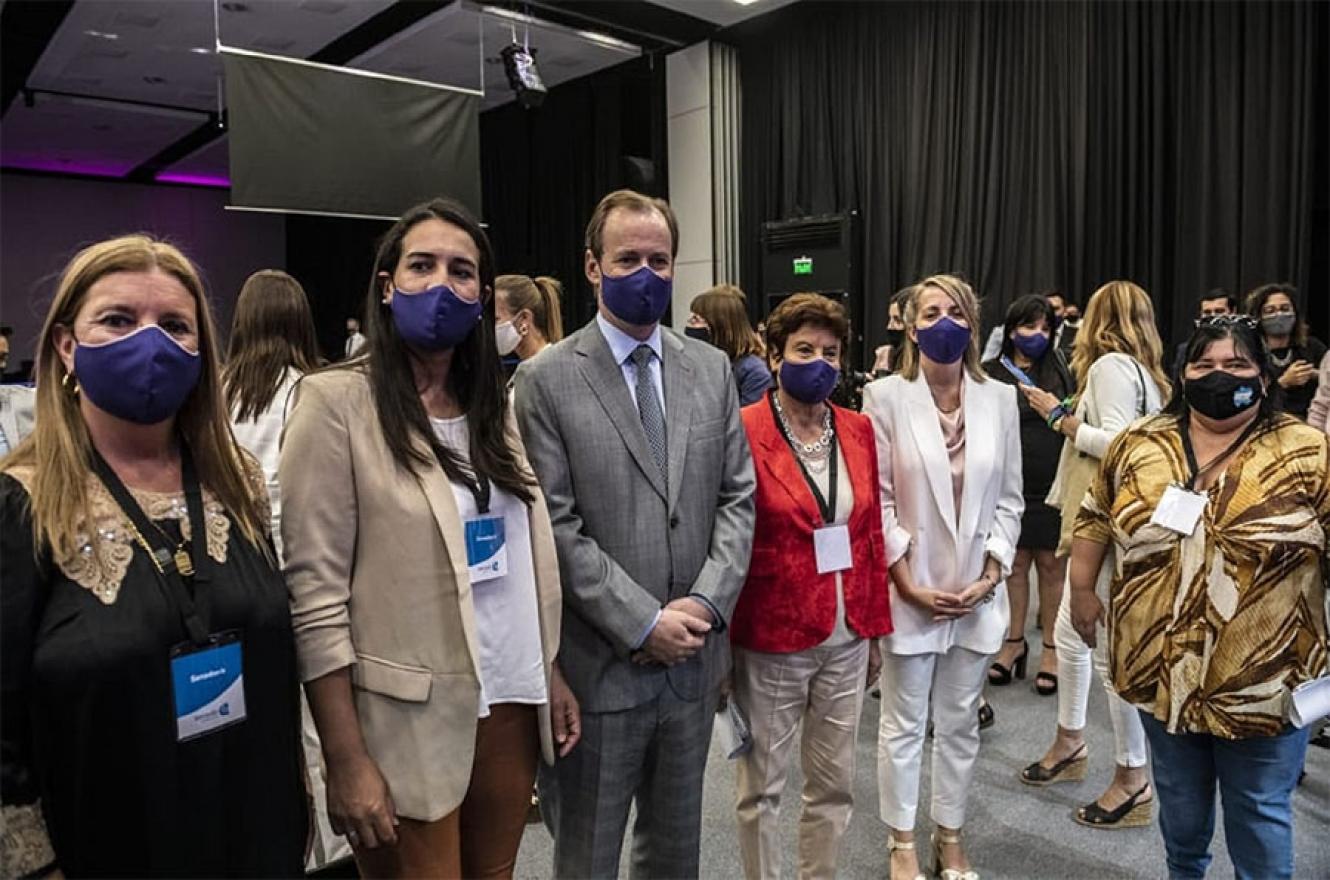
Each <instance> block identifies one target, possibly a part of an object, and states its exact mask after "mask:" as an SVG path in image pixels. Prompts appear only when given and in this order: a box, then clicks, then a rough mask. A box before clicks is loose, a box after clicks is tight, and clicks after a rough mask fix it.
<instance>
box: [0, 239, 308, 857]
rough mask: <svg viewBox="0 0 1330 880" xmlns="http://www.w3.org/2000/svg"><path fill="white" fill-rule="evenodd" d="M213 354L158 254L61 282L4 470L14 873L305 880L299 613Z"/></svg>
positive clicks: (199, 292) (201, 301)
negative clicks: (30, 406)
mask: <svg viewBox="0 0 1330 880" xmlns="http://www.w3.org/2000/svg"><path fill="white" fill-rule="evenodd" d="M216 346H217V334H216V330H215V329H214V327H213V323H212V316H211V314H210V313H209V309H208V299H207V297H206V296H205V295H204V291H203V284H202V282H201V281H200V279H199V275H198V271H197V270H196V269H195V268H194V266H193V265H191V264H190V262H189V260H188V259H186V258H185V256H184V255H183V254H181V253H180V252H179V251H178V250H176V249H175V248H173V247H171V246H170V245H168V244H164V243H162V242H159V241H156V240H154V239H151V238H148V237H146V236H141V235H134V236H126V237H123V238H116V239H111V240H109V241H103V242H100V243H98V244H94V245H91V246H89V247H87V248H84V249H83V250H81V251H79V252H78V253H77V254H76V255H75V256H74V258H73V259H72V260H71V261H70V262H69V264H68V265H67V266H66V267H65V271H64V274H63V275H62V277H61V279H60V283H59V286H58V288H57V290H56V293H55V297H54V301H53V302H52V304H51V308H50V311H49V312H48V314H47V317H46V323H45V325H44V327H43V328H42V332H41V336H40V338H39V340H38V343H37V362H38V366H37V372H38V377H39V380H38V383H37V422H36V428H35V430H34V431H33V433H32V434H30V435H29V436H28V437H27V438H26V439H24V440H23V441H22V442H21V443H20V444H19V445H18V448H17V449H15V450H14V451H13V452H12V453H11V454H10V455H9V456H8V457H6V458H5V459H4V462H3V475H2V476H0V570H2V571H3V577H2V578H0V603H2V605H3V610H4V613H3V615H2V616H0V625H2V626H3V632H2V633H0V650H2V651H3V657H0V684H2V687H0V736H2V737H3V748H2V749H0V756H2V757H0V799H2V800H3V803H4V824H5V829H4V831H5V833H4V841H3V847H0V859H2V865H0V867H2V873H3V875H4V876H6V877H28V876H31V877H39V876H44V875H48V874H55V875H56V876H60V875H65V876H70V877H149V876H153V877H300V876H302V875H303V853H304V847H305V836H306V831H307V827H308V816H307V814H306V810H305V786H304V782H303V780H302V778H301V760H300V740H299V736H300V702H299V698H298V692H297V686H296V678H295V670H296V659H295V648H294V644H293V640H292V634H291V614H290V610H289V608H288V606H287V601H286V589H285V587H284V585H283V583H282V576H281V573H280V571H279V570H278V568H277V565H276V562H275V560H274V559H273V556H272V553H271V550H270V549H269V545H268V534H267V527H268V517H269V511H268V502H267V499H266V498H265V497H264V491H263V475H262V472H261V471H260V470H259V468H258V466H257V465H256V464H255V463H254V461H253V460H252V458H250V456H249V455H248V454H247V453H245V452H243V450H241V449H239V448H237V446H236V445H235V442H234V440H232V438H231V429H230V426H229V425H228V424H227V418H226V407H225V404H224V402H223V398H222V392H221V382H220V377H219V369H218V363H217V361H218V358H217V348H216ZM204 597H206V599H204ZM200 681H201V682H202V684H201V685H200Z"/></svg>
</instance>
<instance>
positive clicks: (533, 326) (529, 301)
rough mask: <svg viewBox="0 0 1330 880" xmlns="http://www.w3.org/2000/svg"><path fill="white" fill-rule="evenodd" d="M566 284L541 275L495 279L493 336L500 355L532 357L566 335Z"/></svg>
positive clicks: (523, 358) (527, 358)
mask: <svg viewBox="0 0 1330 880" xmlns="http://www.w3.org/2000/svg"><path fill="white" fill-rule="evenodd" d="M562 297H563V285H562V284H560V283H559V282H558V280H557V279H555V278H550V277H549V276H548V275H540V276H537V277H535V278H529V277H527V276H526V275H500V276H499V277H498V278H496V279H494V320H495V322H496V323H495V325H494V340H495V343H496V344H497V345H498V349H499V357H505V358H506V357H508V356H509V355H516V356H517V358H518V359H519V360H523V361H525V360H530V359H531V358H533V357H535V356H536V355H538V354H540V352H542V351H544V350H545V348H546V347H547V346H549V345H551V344H553V343H555V342H558V341H559V340H560V339H563V313H562V306H560V304H559V303H560V300H561V299H562Z"/></svg>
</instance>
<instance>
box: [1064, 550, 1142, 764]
mask: <svg viewBox="0 0 1330 880" xmlns="http://www.w3.org/2000/svg"><path fill="white" fill-rule="evenodd" d="M1110 565H1111V563H1108V562H1105V567H1106V568H1107V567H1108V566H1110ZM1067 571H1068V578H1070V572H1071V566H1070V565H1068V566H1067ZM1095 589H1096V591H1097V592H1098V593H1099V599H1100V601H1102V602H1103V603H1104V604H1105V606H1107V604H1108V595H1107V594H1108V577H1107V572H1106V571H1100V573H1099V578H1098V580H1097V581H1096V584H1095ZM1053 640H1054V641H1055V642H1056V643H1057V646H1058V724H1060V725H1062V727H1064V728H1066V729H1067V730H1084V729H1085V708H1086V705H1087V704H1088V703H1089V701H1090V669H1091V666H1093V667H1094V669H1095V670H1096V671H1098V673H1099V678H1100V680H1101V681H1102V682H1103V685H1104V691H1105V692H1106V693H1107V694H1108V716H1109V719H1110V720H1111V721H1112V722H1113V742H1114V748H1115V756H1114V760H1115V761H1116V762H1117V763H1118V765H1119V766H1122V767H1144V766H1145V764H1146V762H1147V761H1148V760H1149V753H1148V752H1147V751H1146V745H1145V728H1144V727H1142V726H1141V718H1140V716H1139V715H1138V714H1137V713H1136V708H1135V707H1134V706H1132V705H1131V704H1130V703H1128V702H1126V701H1125V700H1123V699H1122V698H1121V697H1119V696H1118V695H1117V694H1116V693H1114V692H1113V688H1112V687H1111V686H1110V684H1109V677H1108V633H1107V632H1106V631H1105V630H1103V629H1102V628H1101V629H1100V630H1099V634H1098V638H1096V639H1095V647H1094V649H1093V650H1092V649H1091V648H1090V647H1089V646H1088V645H1086V644H1085V642H1084V641H1083V640H1082V639H1081V637H1080V634H1078V633H1077V632H1076V628H1075V627H1073V626H1072V625H1071V586H1070V584H1069V583H1064V584H1063V587H1062V601H1061V602H1060V603H1059V604H1058V619H1057V624H1056V626H1054V628H1053Z"/></svg>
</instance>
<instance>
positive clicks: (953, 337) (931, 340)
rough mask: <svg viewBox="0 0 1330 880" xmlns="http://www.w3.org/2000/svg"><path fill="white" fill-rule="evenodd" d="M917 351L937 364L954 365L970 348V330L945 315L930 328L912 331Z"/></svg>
mask: <svg viewBox="0 0 1330 880" xmlns="http://www.w3.org/2000/svg"><path fill="white" fill-rule="evenodd" d="M914 335H915V339H916V340H917V341H918V343H919V350H920V351H922V352H923V353H924V354H925V355H927V356H928V359H929V360H930V361H933V362H934V363H937V364H954V363H956V361H958V360H960V359H961V356H962V355H964V354H965V349H967V348H969V347H970V328H969V327H966V326H965V325H964V324H958V323H956V322H955V321H953V320H952V319H951V318H950V317H948V316H947V315H943V316H942V317H941V318H938V319H937V321H935V322H934V323H933V325H932V326H930V327H923V328H920V329H916V330H915V331H914Z"/></svg>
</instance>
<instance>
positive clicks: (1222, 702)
mask: <svg viewBox="0 0 1330 880" xmlns="http://www.w3.org/2000/svg"><path fill="white" fill-rule="evenodd" d="M1261 337H1262V333H1261V331H1259V330H1258V329H1257V324H1256V321H1255V320H1254V319H1253V318H1250V317H1248V316H1246V315H1241V316H1223V317H1217V318H1208V319H1207V318H1203V319H1201V321H1200V323H1199V325H1198V326H1197V328H1196V331H1195V333H1194V334H1193V335H1192V338H1191V340H1190V341H1189V343H1188V345H1187V361H1186V368H1185V369H1184V370H1183V374H1182V394H1180V395H1178V396H1176V397H1174V398H1173V400H1172V401H1171V402H1170V403H1169V406H1168V409H1167V410H1166V411H1165V412H1164V413H1163V414H1161V415H1159V416H1156V417H1154V418H1151V419H1147V420H1145V421H1142V422H1138V423H1136V424H1135V425H1133V426H1132V427H1130V428H1128V429H1127V430H1126V431H1125V432H1123V433H1122V434H1121V435H1119V437H1118V439H1117V440H1116V441H1115V442H1114V443H1113V444H1112V446H1110V447H1109V450H1108V454H1107V455H1106V456H1105V457H1104V463H1103V466H1102V467H1101V468H1100V469H1099V473H1098V475H1097V477H1096V478H1095V480H1094V482H1093V483H1092V484H1091V488H1090V491H1089V492H1088V493H1087V494H1086V496H1085V502H1084V505H1083V506H1082V508H1081V513H1080V516H1079V518H1078V519H1077V522H1076V529H1075V542H1074V544H1073V549H1072V560H1071V593H1072V600H1071V603H1072V623H1073V625H1074V626H1075V628H1076V630H1077V632H1078V633H1079V634H1080V635H1081V637H1082V638H1084V639H1085V640H1086V641H1087V642H1088V643H1090V644H1093V643H1094V642H1095V641H1096V640H1097V639H1100V638H1107V639H1108V640H1109V642H1110V644H1109V646H1108V656H1109V674H1110V676H1111V678H1112V681H1113V688H1114V690H1115V691H1116V692H1117V693H1118V695H1119V696H1120V697H1121V698H1122V699H1123V700H1125V701H1126V702H1127V703H1129V704H1130V705H1132V706H1133V707H1134V708H1135V710H1137V711H1139V714H1140V718H1141V720H1142V721H1143V722H1144V725H1145V733H1146V736H1147V737H1148V738H1149V742H1150V752H1151V755H1152V759H1153V765H1154V780H1155V789H1156V792H1157V796H1158V798H1159V803H1160V810H1159V828H1160V831H1161V832H1162V833H1163V837H1164V846H1165V850H1166V852H1167V860H1168V874H1169V876H1170V877H1178V878H1184V877H1185V878H1193V877H1196V878H1199V877H1204V876H1205V874H1206V869H1207V867H1208V866H1209V863H1210V853H1209V848H1210V839H1211V836H1212V834H1213V831H1214V824H1215V794H1216V789H1218V791H1219V793H1220V794H1221V795H1222V797H1221V801H1222V803H1223V812H1224V839H1225V842H1226V843H1227V845H1228V852H1229V856H1230V857H1231V859H1232V861H1233V867H1234V870H1235V871H1236V875H1237V877H1238V878H1240V880H1286V878H1290V877H1292V876H1293V874H1294V870H1293V869H1294V865H1293V859H1294V853H1295V851H1296V848H1295V846H1294V837H1293V812H1292V808H1291V803H1290V800H1291V797H1292V794H1293V788H1294V786H1295V785H1296V784H1297V781H1298V776H1299V774H1300V772H1301V771H1302V766H1303V759H1304V758H1305V756H1306V751H1307V737H1308V734H1309V732H1310V728H1308V727H1301V728H1297V727H1293V726H1291V725H1290V724H1289V721H1288V719H1289V717H1290V704H1291V703H1292V700H1291V699H1290V695H1291V694H1292V692H1293V691H1294V689H1295V688H1297V687H1298V685H1300V684H1302V683H1304V682H1308V681H1310V680H1313V679H1316V678H1318V677H1320V676H1322V675H1324V674H1325V672H1326V657H1327V642H1326V615H1325V579H1324V574H1323V568H1322V561H1323V560H1324V558H1325V553H1326V534H1327V532H1330V473H1328V471H1327V469H1328V468H1330V441H1327V438H1326V435H1325V434H1323V433H1321V432H1319V431H1316V430H1313V429H1311V428H1310V427H1308V426H1306V425H1304V424H1301V423H1300V422H1299V421H1298V420H1297V419H1294V418H1292V417H1291V416H1289V415H1287V414H1283V413H1280V411H1279V407H1278V405H1277V400H1276V399H1275V398H1276V397H1277V395H1278V386H1277V384H1276V382H1275V373H1274V370H1273V368H1272V364H1271V362H1270V361H1269V360H1268V359H1267V358H1266V356H1265V352H1264V351H1263V350H1262V345H1263V342H1262V338H1261ZM1184 498H1185V499H1192V500H1194V501H1195V502H1196V504H1195V506H1191V505H1190V504H1188V505H1177V504H1174V503H1172V502H1173V501H1175V500H1177V499H1184ZM1184 507H1187V508H1190V509H1189V510H1185V511H1184ZM1110 548H1111V550H1112V553H1113V555H1114V556H1115V557H1116V558H1117V559H1118V560H1120V562H1119V563H1118V564H1117V566H1116V568H1115V570H1114V572H1113V575H1112V582H1111V584H1110V585H1109V590H1108V595H1107V601H1106V602H1105V601H1103V600H1101V598H1100V597H1099V596H1098V595H1097V593H1096V589H1095V576H1096V572H1098V571H1099V569H1100V563H1101V560H1102V559H1104V558H1105V557H1106V556H1107V555H1108V552H1109V550H1110ZM1104 619H1106V620H1107V624H1108V628H1107V636H1104V635H1102V634H1101V632H1100V630H1099V628H1098V626H1097V623H1098V621H1100V620H1104ZM1318 831H1319V833H1323V832H1324V828H1323V827H1322V828H1320V829H1318Z"/></svg>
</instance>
